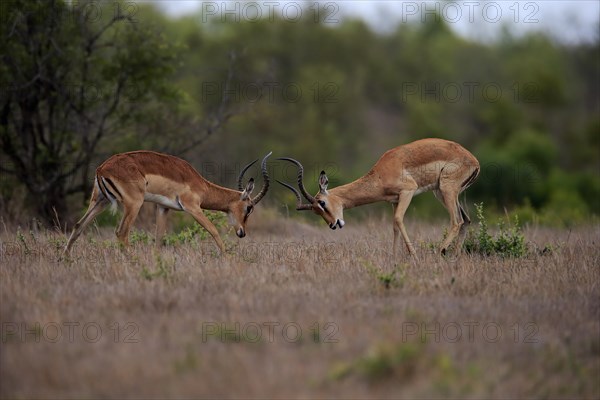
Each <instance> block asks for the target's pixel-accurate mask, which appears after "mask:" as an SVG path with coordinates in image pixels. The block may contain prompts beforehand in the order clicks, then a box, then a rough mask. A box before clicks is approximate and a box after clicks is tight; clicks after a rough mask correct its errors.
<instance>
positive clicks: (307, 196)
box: [278, 157, 316, 204]
mask: <svg viewBox="0 0 600 400" xmlns="http://www.w3.org/2000/svg"><path fill="white" fill-rule="evenodd" d="M278 160H284V161H289V162H291V163H293V164H296V166H297V167H298V188H299V189H300V193H302V195H303V196H304V198H305V199H306V200H308V202H309V203H311V204H312V203H314V202H315V201H316V200H315V198H314V197H313V196H311V195H310V194H309V193H308V192H307V191H306V188H305V187H304V182H303V180H304V167H303V166H302V164H300V161H297V160H294V159H293V158H289V157H281V158H278ZM284 186H285V187H287V188H289V185H284ZM294 192H295V190H294Z"/></svg>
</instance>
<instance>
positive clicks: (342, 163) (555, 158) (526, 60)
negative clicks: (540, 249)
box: [0, 2, 600, 225]
mask: <svg viewBox="0 0 600 400" xmlns="http://www.w3.org/2000/svg"><path fill="white" fill-rule="evenodd" d="M54 4H55V6H56V4H62V3H60V2H54ZM66 7H68V6H66ZM126 11H128V10H125V11H123V12H126ZM133 11H135V15H134V19H133V20H129V21H125V22H124V24H125V23H126V24H127V26H124V27H120V28H118V29H120V31H118V32H119V34H114V35H113V36H111V39H110V40H112V41H119V40H122V41H128V40H130V39H129V38H130V37H138V40H137V41H135V42H134V43H133V44H132V43H131V42H128V43H129V46H125V47H124V50H123V53H124V54H126V55H127V57H129V58H128V59H131V60H133V61H135V60H136V57H140V58H141V59H143V61H140V62H138V63H132V64H134V68H136V71H137V73H138V75H141V76H140V77H138V78H137V79H139V82H142V83H143V84H144V85H145V86H144V89H143V90H137V91H135V92H136V94H137V95H139V98H130V99H128V101H127V102H126V104H129V105H130V104H134V105H135V107H130V109H128V110H129V111H128V113H131V114H129V115H125V116H119V118H121V119H119V118H117V117H116V116H110V117H109V118H112V119H114V120H115V121H117V122H119V121H121V122H122V124H121V125H117V127H116V128H115V129H114V132H113V133H111V134H110V135H106V136H105V137H102V140H100V141H99V142H98V144H97V146H96V147H94V149H93V152H92V155H91V156H90V157H91V158H90V164H91V167H90V168H89V169H87V170H85V173H84V174H83V175H81V176H80V178H81V181H82V182H83V180H85V179H88V180H90V181H91V176H92V173H93V169H94V166H95V165H97V164H98V163H99V162H101V161H102V160H103V159H104V158H106V157H108V156H109V155H111V154H113V153H114V152H120V151H128V150H134V149H140V148H144V149H154V150H159V151H165V152H169V153H172V154H177V155H180V156H182V157H184V158H186V159H188V160H189V161H191V162H192V163H193V164H194V165H195V166H196V167H197V168H198V170H199V171H200V172H201V173H203V175H205V176H206V177H207V178H208V179H210V180H212V181H215V182H218V183H220V184H224V185H229V186H232V184H233V182H234V180H235V177H236V174H237V171H238V170H239V167H240V166H241V165H242V164H244V163H246V162H247V161H251V160H253V159H255V158H259V157H262V156H263V155H264V154H266V153H267V152H268V151H271V150H272V151H273V152H274V155H275V156H291V157H294V158H296V159H298V160H300V161H301V162H302V163H303V164H304V165H305V167H306V184H307V186H308V188H309V189H311V191H316V187H317V186H316V177H317V176H318V173H319V172H320V171H321V169H325V170H326V171H327V172H328V174H329V178H330V186H331V187H333V186H336V185H338V184H342V183H346V182H349V181H351V180H353V179H355V178H357V177H358V176H360V175H362V174H364V173H366V172H367V171H368V169H369V168H370V167H371V166H372V165H373V164H374V163H375V161H376V160H377V159H378V157H379V156H380V155H381V154H382V153H383V152H384V151H386V150H388V149H390V148H392V147H395V146H398V145H401V144H403V143H407V142H409V141H412V140H415V139H419V138H425V137H440V138H445V139H450V140H454V141H457V142H459V143H461V144H463V145H464V146H465V147H466V148H467V149H469V150H470V151H471V152H472V153H473V154H475V156H476V157H477V158H478V159H479V160H480V162H481V165H482V173H481V175H480V178H479V180H478V181H477V182H476V184H474V185H473V186H472V187H471V188H470V189H469V191H468V195H467V196H468V197H467V200H468V202H469V203H472V202H473V201H484V202H485V203H486V204H487V205H488V208H489V207H495V208H496V209H497V210H499V211H501V212H503V210H504V209H508V210H509V211H517V212H519V213H520V215H521V216H522V217H523V218H524V219H526V220H535V221H539V222H541V223H549V224H555V225H556V224H558V225H562V224H573V223H578V222H583V221H586V220H588V219H589V217H590V216H591V215H599V214H600V202H599V201H598V199H599V198H600V174H599V172H600V112H599V111H600V108H599V107H600V100H599V90H600V84H599V82H600V81H599V79H600V78H599V76H600V57H599V54H600V48H599V46H600V41H599V39H598V37H596V38H595V40H594V41H593V42H592V43H578V44H563V43H559V42H556V41H555V40H553V39H551V38H549V37H547V36H545V35H544V34H542V33H533V34H527V35H525V36H514V35H512V34H511V31H510V29H509V28H510V27H507V28H506V29H505V30H504V32H503V34H502V35H501V36H500V37H499V38H498V39H497V40H496V41H494V42H492V43H480V42H477V41H474V40H468V39H465V38H463V37H460V36H458V35H457V34H456V33H454V32H453V30H452V29H451V28H450V26H449V24H447V23H445V22H444V21H443V20H442V19H441V18H438V19H435V18H431V17H430V18H428V19H427V22H426V23H421V22H419V23H412V24H411V23H408V24H407V23H403V24H399V25H398V27H397V29H395V30H394V31H393V32H391V33H385V34H383V33H376V32H375V31H374V30H373V29H372V28H370V27H369V26H368V25H366V24H365V23H364V22H362V21H360V20H351V19H349V20H343V21H341V22H340V23H338V24H330V23H328V22H327V21H324V20H323V19H324V17H326V15H327V13H322V14H321V15H320V16H319V18H315V14H316V13H315V12H314V9H313V10H309V9H308V8H307V9H305V12H304V13H303V15H304V17H303V18H302V19H301V20H299V21H295V22H293V21H289V20H286V19H284V18H281V17H279V16H277V15H275V17H274V18H265V19H261V20H257V21H249V20H248V19H245V18H240V20H239V21H235V18H234V17H232V16H229V17H228V18H225V21H222V19H221V17H222V16H221V15H220V14H219V15H217V16H215V17H213V18H208V19H207V17H206V15H202V14H200V13H198V14H196V15H189V16H185V17H181V18H176V19H174V18H169V17H167V16H165V15H163V14H161V12H159V11H158V10H157V9H155V8H154V7H152V6H151V5H147V4H146V5H144V4H141V5H137V6H136V9H135V10H129V12H133ZM102 18H103V20H104V21H105V20H106V18H108V17H106V16H103V17H102ZM98 24H99V25H98V26H93V24H90V23H88V26H90V28H89V29H90V30H91V31H94V29H96V30H97V29H99V28H100V27H101V26H102V25H101V23H100V22H98ZM2 29H3V31H7V30H8V29H9V28H8V27H7V26H4V25H3V27H2ZM111 29H112V28H111ZM140 32H143V35H142V34H141V33H140ZM76 34H77V33H74V32H71V33H70V36H69V37H64V38H63V39H64V40H65V41H69V40H72V37H73V36H72V35H76ZM135 35H137V36H135ZM57 40H60V37H58V38H57ZM4 46H5V47H6V45H4ZM8 50H9V51H10V50H11V49H10V48H9V49H8ZM76 50H77V47H74V50H73V51H76ZM82 51H83V52H85V47H82ZM115 54H116V53H108V54H106V55H105V57H104V59H103V60H98V62H102V63H106V64H107V65H109V66H110V67H111V68H113V69H110V68H108V67H107V70H106V71H103V72H102V74H103V75H102V74H100V75H99V77H98V78H97V79H99V80H101V81H102V82H104V81H110V79H112V78H113V77H116V76H117V75H118V68H119V67H120V64H117V65H116V67H115V66H114V65H112V64H111V62H112V58H111V57H113V56H115ZM77 56H78V55H77V54H75V55H73V57H77ZM22 57H24V58H26V57H27V55H26V54H25V55H23V56H22ZM107 57H108V58H107ZM153 64H154V65H153ZM127 65H129V64H127ZM157 65H160V66H161V68H157ZM90 68H91V69H92V68H93V67H90ZM115 68H117V69H115ZM5 70H6V68H5ZM146 70H147V71H146ZM146 72H147V74H146V75H144V74H145V73H146ZM111 74H112V75H111ZM2 78H3V81H4V82H6V80H7V79H15V77H14V75H11V74H10V72H6V71H4V72H3V75H2ZM135 82H137V81H135ZM135 85H138V86H139V85H141V84H139V83H135ZM33 86H35V84H33ZM136 87H137V86H136ZM159 89H160V90H159ZM25 90H29V89H25ZM142 92H143V94H144V96H142V94H141V93H142ZM148 93H152V94H151V95H150V94H148ZM147 94H148V95H147ZM53 95H55V94H52V90H50V91H49V94H48V96H53ZM146 95H147V96H146ZM3 96H4V95H3ZM4 101H6V100H4ZM8 125H10V124H8ZM8 125H6V124H4V125H3V124H0V129H3V131H1V132H2V135H4V137H7V135H8V133H7V131H8V130H10V126H8ZM71 140H73V141H74V143H76V142H77V140H80V138H79V137H78V136H77V134H74V136H72V137H71ZM40 146H41V145H40ZM2 151H3V153H2V157H3V159H4V158H5V156H6V146H4V147H3V150H2ZM7 165H10V166H11V168H12V165H13V163H12V161H10V160H9V161H8V162H7ZM284 166H285V167H286V168H287V165H285V164H283V163H277V162H273V163H272V164H271V168H270V170H271V173H272V175H274V177H276V178H279V179H282V178H283V179H286V180H288V181H291V180H294V177H295V171H294V170H293V169H290V168H287V169H284V168H280V167H284ZM77 173H80V174H81V171H78V172H76V174H74V175H73V176H71V177H69V178H67V179H70V181H68V182H67V183H65V188H69V187H76V186H78V185H77V184H76V183H78V182H79V179H80V178H79V175H77ZM255 174H258V173H257V172H255ZM13 176H14V175H12V174H9V173H7V172H6V171H5V172H4V174H3V179H2V182H1V183H0V184H1V185H2V186H1V190H2V192H1V195H2V199H1V201H2V204H3V205H4V206H5V207H8V208H9V209H11V210H15V209H16V208H15V207H14V204H15V201H18V202H19V206H22V204H23V203H22V202H21V200H22V199H23V198H25V199H26V201H25V203H24V204H30V203H31V198H32V196H33V197H35V195H34V194H32V193H31V191H29V190H25V189H22V190H21V192H19V190H15V187H18V186H19V185H20V184H22V180H20V179H19V178H18V176H17V177H16V178H15V177H13ZM76 177H77V178H76ZM79 186H81V185H79ZM80 189H82V190H83V189H86V190H88V189H89V186H87V187H86V186H85V185H84V186H83V187H81V188H80ZM19 193H22V196H21V197H19ZM70 193H72V194H73V196H69V200H70V203H71V204H72V205H73V206H74V207H71V210H70V211H71V214H72V213H73V212H79V211H80V210H81V207H82V202H83V201H84V200H83V198H82V197H81V196H84V198H87V196H88V194H87V193H86V194H83V191H81V190H80V191H78V190H74V191H72V192H70ZM27 199H29V200H27ZM417 199H418V200H417ZM266 200H267V202H269V203H270V204H272V205H274V206H277V207H281V206H282V204H283V203H284V202H285V203H287V204H289V205H290V206H291V205H292V204H293V197H292V196H291V194H290V193H288V192H287V191H285V190H284V189H283V188H278V187H276V186H273V188H272V189H271V193H270V194H269V196H267V199H266ZM11 204H13V206H10V205H11ZM37 209H38V210H39V207H38V208H37ZM280 209H282V208H280ZM34 210H35V208H34ZM369 210H376V208H375V209H373V208H367V212H369ZM413 210H414V211H412V213H413V215H418V216H421V217H425V216H445V211H444V209H443V208H442V207H441V206H440V205H439V204H436V202H435V200H434V199H433V196H431V195H430V194H425V195H422V196H419V197H417V198H416V199H415V206H414V207H413ZM67 211H68V210H66V209H62V210H61V212H63V213H65V214H66V213H67ZM386 211H389V210H387V208H386ZM410 213H411V212H410V211H409V214H410Z"/></svg>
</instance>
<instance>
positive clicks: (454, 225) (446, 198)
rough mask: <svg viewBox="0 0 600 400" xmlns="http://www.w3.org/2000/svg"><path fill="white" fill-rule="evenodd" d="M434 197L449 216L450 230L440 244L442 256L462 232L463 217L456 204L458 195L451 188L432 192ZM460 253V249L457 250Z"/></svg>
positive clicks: (458, 205) (460, 209)
mask: <svg viewBox="0 0 600 400" xmlns="http://www.w3.org/2000/svg"><path fill="white" fill-rule="evenodd" d="M434 194H435V197H436V198H437V199H438V200H440V202H441V203H442V204H443V205H444V207H446V210H448V214H450V229H449V230H448V234H447V235H446V239H445V240H444V242H443V243H442V246H441V249H440V252H441V253H442V255H445V254H446V252H447V251H448V247H449V246H450V244H451V243H452V242H453V241H454V239H455V238H456V237H457V236H458V234H459V233H460V232H461V231H462V226H463V223H464V221H463V217H462V213H463V212H464V211H462V208H461V207H460V204H459V203H458V193H456V191H455V190H452V189H451V188H446V189H445V190H444V189H442V188H441V185H440V189H438V190H435V191H434ZM461 211H462V212H461ZM457 251H458V252H460V249H457Z"/></svg>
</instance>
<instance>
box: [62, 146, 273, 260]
mask: <svg viewBox="0 0 600 400" xmlns="http://www.w3.org/2000/svg"><path fill="white" fill-rule="evenodd" d="M270 155H271V153H269V154H267V155H266V156H265V158H263V160H262V164H261V168H262V175H263V178H264V184H263V187H262V189H261V191H260V192H259V193H258V194H257V195H256V197H251V196H250V195H251V193H252V190H253V189H254V179H252V178H251V179H250V180H249V181H248V183H247V184H246V187H245V188H244V187H243V186H242V180H243V177H244V174H245V172H246V171H247V170H248V169H249V168H250V167H251V166H252V165H253V164H254V163H256V162H257V161H258V160H254V161H253V162H251V163H250V164H248V165H246V166H245V167H244V168H243V169H242V171H241V172H240V175H239V177H238V190H232V189H228V188H224V187H222V186H219V185H216V184H214V183H212V182H209V181H208V180H206V179H204V178H203V177H202V176H201V175H200V174H199V173H198V172H196V170H195V169H194V168H193V167H192V166H191V165H190V164H189V163H188V162H187V161H184V160H182V159H181V158H177V157H174V156H170V155H167V154H161V153H155V152H153V151H133V152H129V153H122V154H116V155H114V156H112V157H110V158H109V159H108V160H106V161H105V162H104V163H103V164H102V165H100V167H98V169H96V177H95V179H94V189H93V190H92V197H91V200H90V205H89V207H88V210H87V211H86V213H85V215H84V216H83V217H82V218H81V219H80V220H79V222H77V224H75V227H74V229H73V233H71V237H70V238H69V241H68V243H67V246H66V247H65V251H64V255H68V254H69V252H70V250H71V247H72V246H73V243H74V242H75V240H77V238H78V237H79V235H80V234H81V232H82V231H83V230H84V229H85V227H86V226H87V225H88V224H89V223H90V222H92V221H93V220H94V218H95V217H96V216H97V215H98V214H99V213H100V212H101V211H103V210H104V209H105V208H106V207H107V206H108V205H112V208H113V210H115V209H116V207H117V205H118V204H121V205H122V206H123V218H122V219H121V222H120V224H119V226H118V228H117V230H116V232H115V233H116V235H117V238H118V239H119V240H120V241H121V242H122V243H123V244H125V245H128V244H129V239H128V238H129V230H130V228H131V225H132V224H133V222H134V221H135V219H136V217H137V215H138V212H139V210H140V208H141V207H142V204H144V202H145V201H147V202H151V203H155V204H156V239H155V240H156V244H157V245H158V244H159V243H161V242H162V240H161V239H162V237H163V235H164V233H165V229H166V218H167V214H168V212H169V210H176V211H185V212H187V213H188V214H190V215H191V216H192V217H194V219H195V220H196V221H197V222H198V223H199V224H200V225H202V227H203V228H204V229H206V230H207V231H208V232H209V233H210V234H211V236H212V237H213V239H214V240H215V242H216V243H217V245H218V246H219V249H220V250H221V253H222V254H223V253H224V251H225V246H224V245H223V241H222V240H221V237H220V236H219V232H218V231H217V229H216V228H215V226H214V225H213V224H212V222H210V220H209V219H208V218H207V217H206V216H205V215H204V213H203V212H202V210H215V211H223V212H226V213H228V214H230V215H231V216H232V217H233V220H234V221H235V225H236V234H237V236H238V237H240V238H243V237H244V236H246V222H247V221H248V216H249V215H250V214H251V213H252V211H253V209H254V206H255V205H256V204H258V202H259V201H260V200H261V199H262V198H263V197H264V196H265V194H266V193H267V190H268V189H269V175H268V173H267V158H268V157H269V156H270Z"/></svg>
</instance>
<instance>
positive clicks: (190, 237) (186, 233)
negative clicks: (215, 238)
mask: <svg viewBox="0 0 600 400" xmlns="http://www.w3.org/2000/svg"><path fill="white" fill-rule="evenodd" d="M204 214H205V215H206V217H207V218H208V219H209V220H210V221H211V222H212V223H213V224H214V225H215V227H216V228H217V229H223V228H225V227H226V226H227V215H226V214H224V213H222V212H218V211H204ZM209 237H210V234H209V233H208V232H207V231H206V230H205V229H204V228H202V226H200V224H198V223H196V222H195V221H194V223H193V224H192V225H191V226H186V227H184V228H183V229H181V230H180V231H179V232H177V233H171V234H168V235H165V237H164V238H163V243H164V244H166V245H170V246H175V245H181V244H186V243H193V242H195V241H196V240H197V238H199V239H200V240H205V239H207V238H209Z"/></svg>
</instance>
